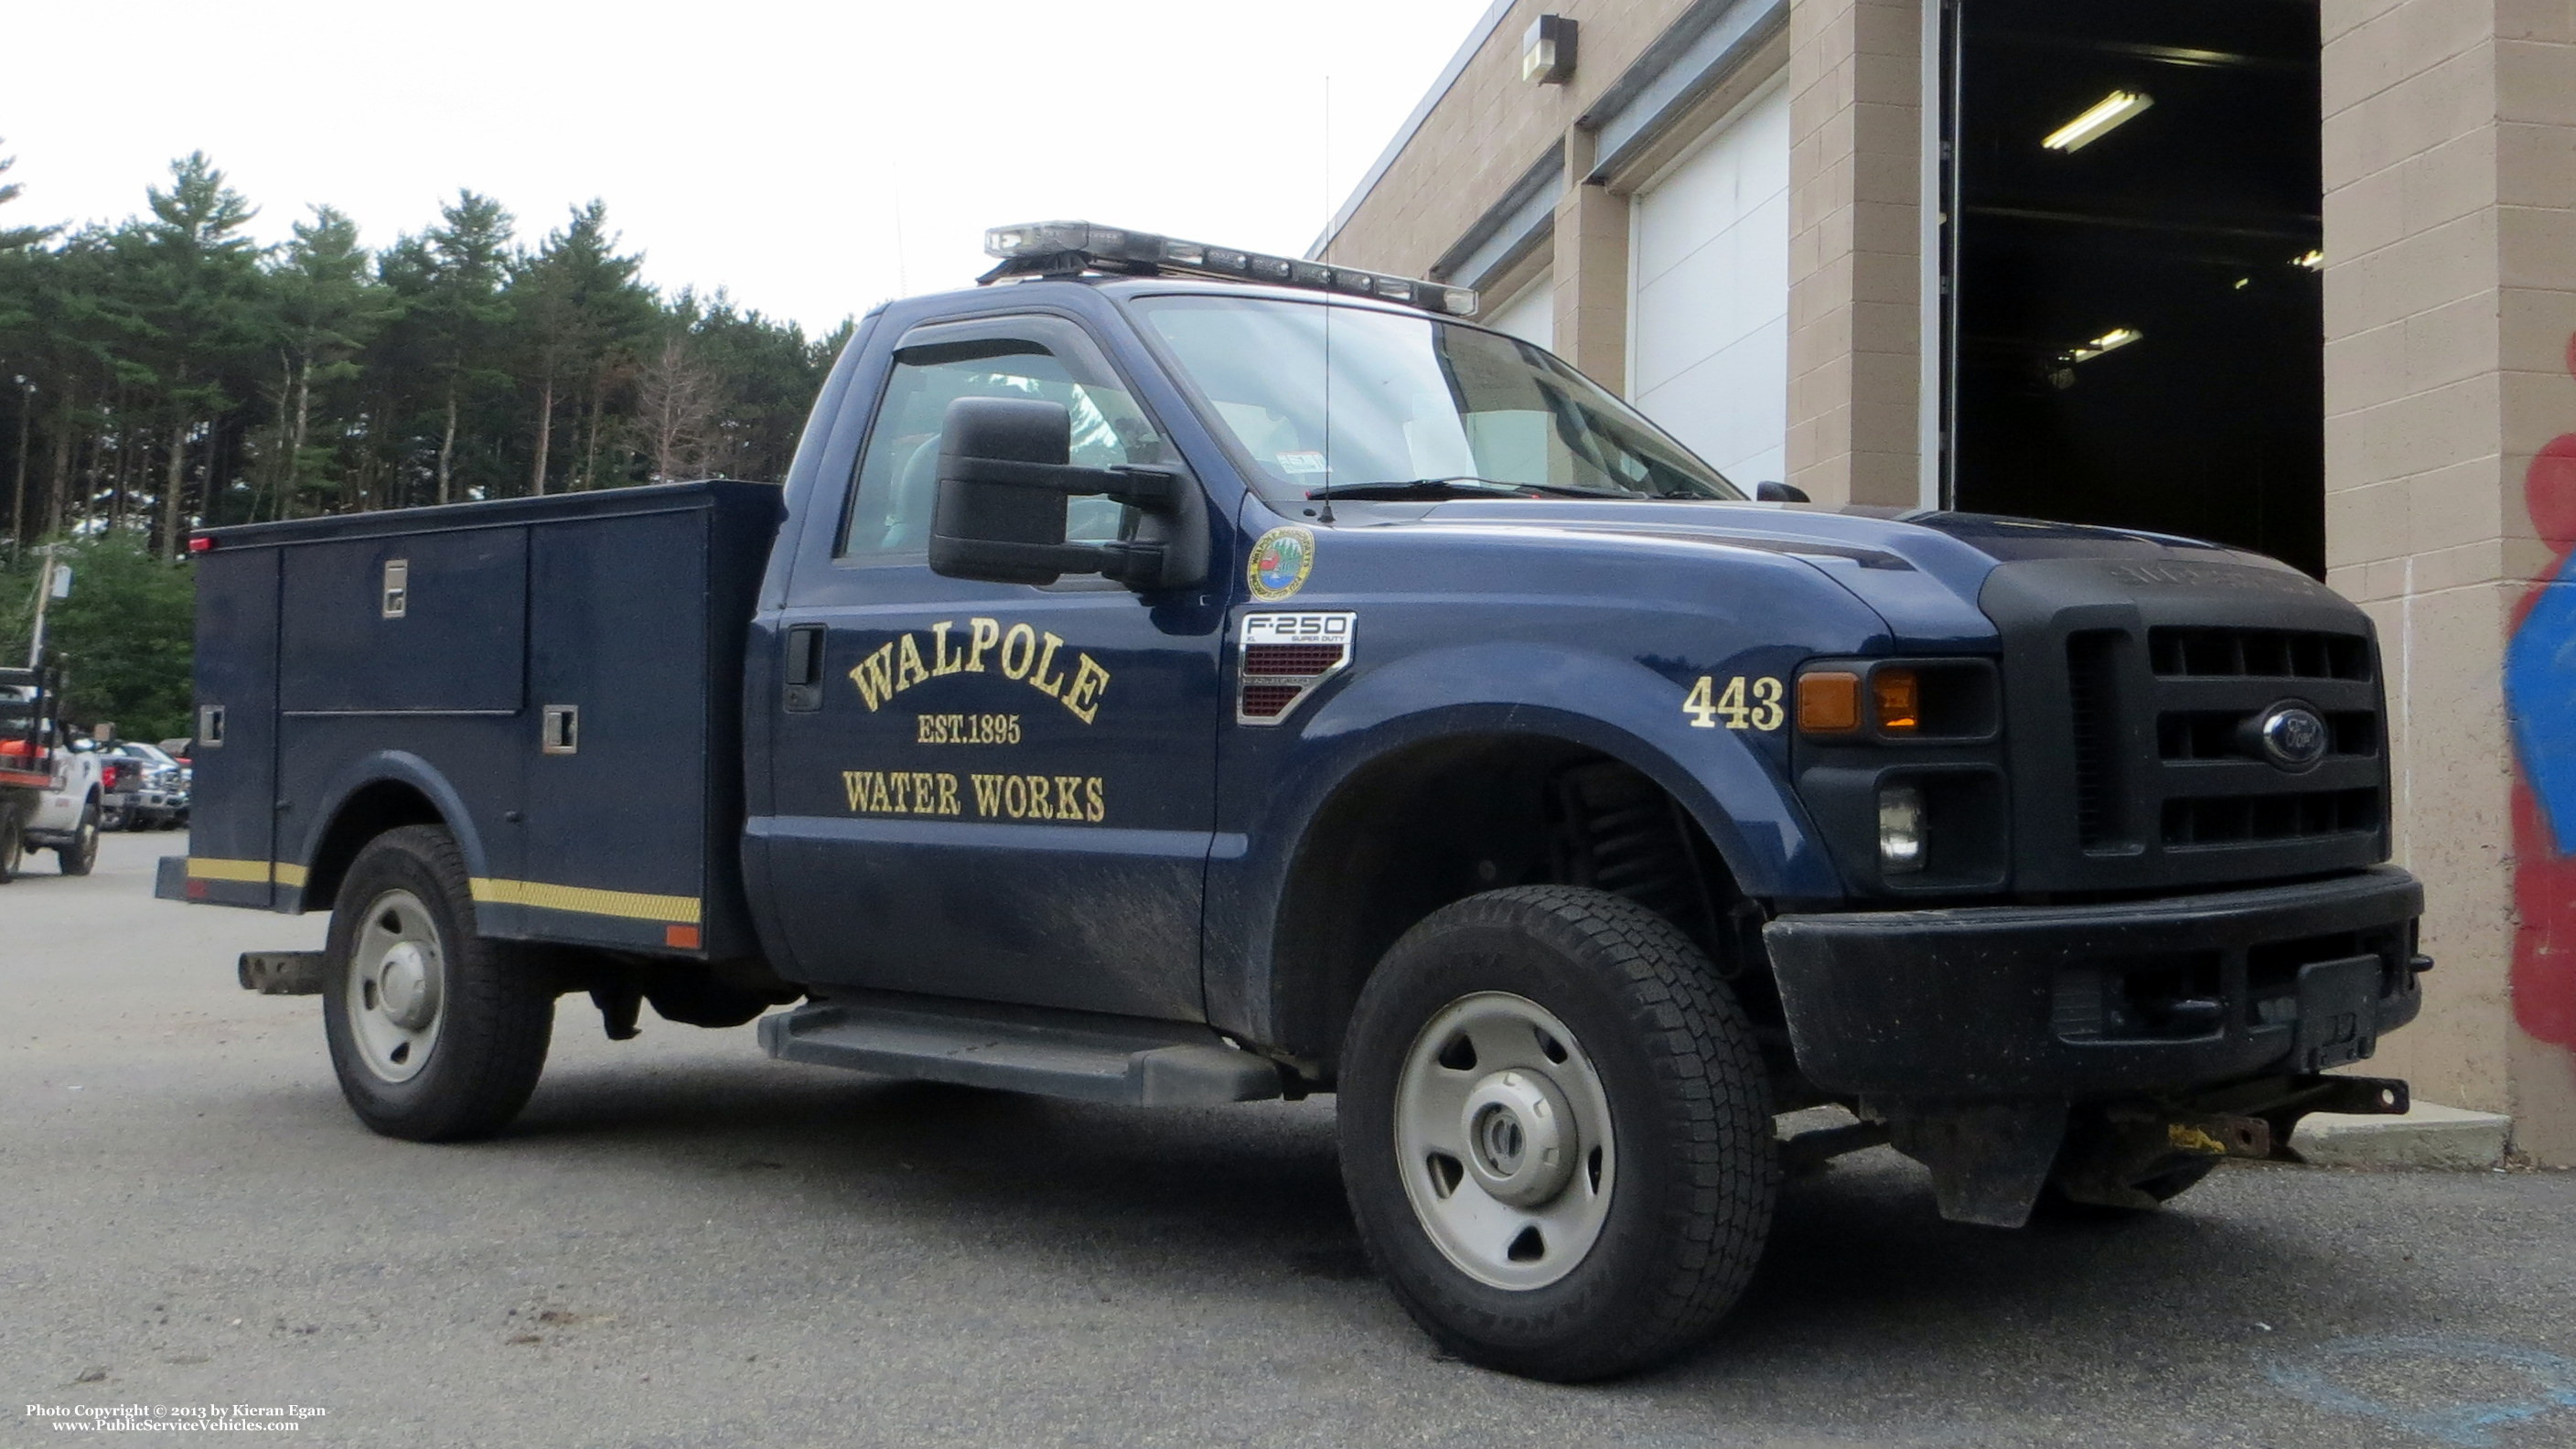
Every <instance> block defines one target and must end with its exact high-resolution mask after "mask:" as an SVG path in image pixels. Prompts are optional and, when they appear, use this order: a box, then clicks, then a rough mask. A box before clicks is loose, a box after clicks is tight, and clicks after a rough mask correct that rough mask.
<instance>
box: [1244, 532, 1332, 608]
mask: <svg viewBox="0 0 2576 1449" xmlns="http://www.w3.org/2000/svg"><path fill="white" fill-rule="evenodd" d="M1314 568H1315V535H1314V533H1313V532H1312V531H1311V530H1308V529H1305V528H1300V527H1298V526H1297V525H1296V524H1293V523H1292V524H1289V525H1288V526H1286V527H1284V528H1274V529H1272V530H1270V531H1269V532H1268V533H1265V534H1263V535H1261V537H1260V538H1258V539H1256V540H1254V542H1253V545H1252V556H1251V557H1250V558H1248V559H1246V560H1244V565H1243V575H1244V581H1245V582H1246V583H1248V584H1250V585H1251V586H1252V596H1253V597H1254V598H1256V599H1259V600H1260V601H1261V602H1263V603H1265V604H1275V603H1278V602H1279V601H1280V600H1281V599H1284V598H1287V597H1288V596H1289V595H1291V594H1293V593H1295V592H1297V591H1298V590H1299V589H1302V588H1304V587H1305V586H1306V575H1307V574H1309V573H1312V572H1313V571H1314Z"/></svg>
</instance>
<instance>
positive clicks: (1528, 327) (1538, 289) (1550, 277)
mask: <svg viewBox="0 0 2576 1449" xmlns="http://www.w3.org/2000/svg"><path fill="white" fill-rule="evenodd" d="M1477 320H1479V321H1481V322H1483V323H1484V324H1485V325H1486V326H1488V327H1491V328H1493V329H1494V330H1495V331H1497V332H1508V333H1510V334H1512V335H1513V336H1514V337H1517V338H1519V339H1520V340H1522V341H1523V342H1535V343H1537V344H1538V345H1539V346H1541V347H1549V348H1552V347H1554V346H1556V276H1555V274H1554V273H1551V272H1541V273H1539V274H1538V280H1536V281H1534V282H1532V283H1530V284H1529V285H1528V286H1526V287H1523V288H1521V289H1520V290H1519V291H1518V292H1515V293H1513V294H1512V296H1511V299H1510V300H1508V301H1505V302H1502V303H1500V304H1498V305H1496V306H1495V307H1494V308H1493V309H1492V310H1491V311H1489V312H1487V313H1486V314H1485V315H1484V316H1483V317H1481V318H1479V319H1477Z"/></svg>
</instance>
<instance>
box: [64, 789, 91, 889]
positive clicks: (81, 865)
mask: <svg viewBox="0 0 2576 1449" xmlns="http://www.w3.org/2000/svg"><path fill="white" fill-rule="evenodd" d="M54 858H55V860H56V861H57V862H59V863H60V864H61V866H62V871H63V874H65V875H87V874H89V871H90V867H91V866H94V865H96V864H98V799H97V797H96V796H92V797H91V798H90V801H89V803H88V804H86V805H83V806H82V807H81V816H80V824H79V825H77V826H74V827H73V829H72V838H71V839H69V840H66V841H64V842H63V843H62V844H60V845H57V846H55V847H54Z"/></svg>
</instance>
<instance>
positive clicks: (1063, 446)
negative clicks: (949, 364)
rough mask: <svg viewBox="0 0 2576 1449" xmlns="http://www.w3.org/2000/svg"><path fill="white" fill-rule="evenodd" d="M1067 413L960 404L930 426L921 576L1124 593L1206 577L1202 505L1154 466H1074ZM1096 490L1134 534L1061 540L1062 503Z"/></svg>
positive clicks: (983, 400)
mask: <svg viewBox="0 0 2576 1449" xmlns="http://www.w3.org/2000/svg"><path fill="white" fill-rule="evenodd" d="M1072 451H1073V417H1072V415H1071V414H1070V413H1068V412H1067V411H1065V407H1064V404H1062V403H1055V402H1047V401H1045V400H1044V399H1040V398H999V397H965V398H959V399H958V400H957V401H955V402H953V403H950V404H949V405H948V412H947V414H946V416H945V417H944V418H943V419H942V420H941V423H940V429H939V496H938V501H937V502H936V503H935V504H934V505H933V506H932V509H931V515H930V569H931V572H933V573H937V574H944V575H946V576H948V577H950V578H957V579H982V580H985V581H987V582H991V583H1000V584H1051V583H1054V582H1055V581H1056V580H1057V579H1059V578H1062V577H1063V576H1064V575H1066V574H1100V575H1103V576H1104V577H1107V578H1111V579H1115V580H1117V581H1118V582H1120V583H1122V584H1125V585H1127V586H1128V587H1129V588H1133V589H1161V588H1177V587H1179V586H1181V585H1184V584H1192V583H1196V582H1198V581H1199V579H1201V578H1202V577H1204V576H1205V575H1206V572H1207V508H1206V503H1205V500H1204V499H1202V498H1201V497H1200V495H1199V491H1198V489H1197V488H1196V487H1194V486H1192V485H1191V483H1190V480H1189V479H1188V478H1186V477H1184V476H1182V475H1181V474H1180V473H1178V472H1176V471H1173V470H1170V469H1163V468H1136V467H1124V468H1077V467H1074V466H1072V465H1070V464H1069V463H1068V462H1067V461H1066V460H1067V459H1068V458H1069V457H1070V456H1071V455H1072ZM1095 494H1097V495H1104V496H1107V497H1109V498H1112V499H1115V500H1117V501H1118V502H1120V503H1124V504H1127V505H1129V506H1131V507H1133V508H1135V509H1137V510H1138V512H1139V513H1140V514H1141V515H1142V517H1141V518H1140V519H1139V520H1138V527H1136V528H1134V529H1132V530H1129V532H1130V533H1131V534H1132V535H1133V536H1132V537H1127V538H1121V539H1119V540H1118V541H1116V542H1114V543H1100V544H1092V543H1067V542H1065V538H1064V529H1065V502H1066V500H1067V499H1069V498H1072V497H1076V496H1087V495H1095Z"/></svg>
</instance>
